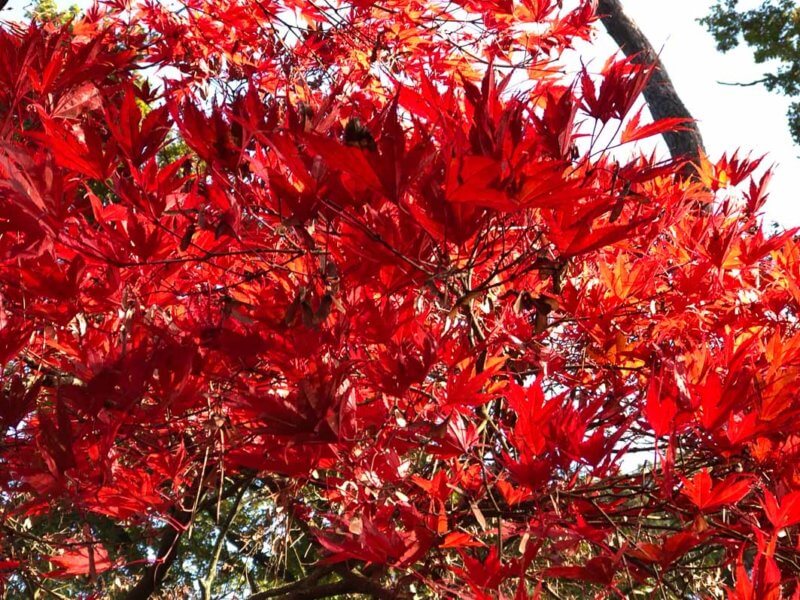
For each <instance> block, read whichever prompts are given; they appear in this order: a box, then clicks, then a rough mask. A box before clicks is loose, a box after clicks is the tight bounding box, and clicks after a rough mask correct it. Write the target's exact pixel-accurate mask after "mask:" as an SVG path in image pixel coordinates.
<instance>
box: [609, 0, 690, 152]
mask: <svg viewBox="0 0 800 600" xmlns="http://www.w3.org/2000/svg"><path fill="white" fill-rule="evenodd" d="M597 14H598V16H599V17H600V20H601V21H602V23H603V26H604V27H605V28H606V31H607V32H608V34H609V35H610V36H611V38H612V39H613V40H614V41H615V42H616V43H617V45H618V46H619V47H620V49H621V50H622V52H624V53H625V55H626V56H634V57H635V58H634V62H638V63H644V64H649V65H653V66H654V69H653V74H652V76H651V78H650V82H649V83H648V85H647V87H646V88H645V90H644V99H645V101H646V102H647V106H648V108H649V109H650V114H651V115H652V116H653V119H655V120H658V119H664V118H668V117H679V118H685V119H691V118H692V115H691V113H689V110H688V109H687V108H686V105H684V103H683V101H682V100H681V99H680V96H678V93H677V91H675V86H674V85H673V83H672V80H671V79H670V78H669V75H668V74H667V70H666V69H665V68H664V65H663V64H662V62H661V59H659V57H658V53H657V52H656V51H655V50H654V48H653V46H652V44H650V41H649V40H648V39H647V37H646V36H645V35H644V33H642V31H641V29H639V27H638V26H637V25H636V23H634V22H633V21H632V20H631V19H630V17H628V15H626V14H625V11H624V10H623V9H622V3H621V2H620V0H599V1H598V5H597ZM664 141H665V142H666V143H667V148H669V152H670V155H671V156H672V157H673V158H675V159H685V160H689V161H691V162H693V163H695V164H697V163H698V160H699V158H700V153H701V152H704V151H705V147H704V146H703V138H702V136H701V135H700V130H699V129H698V127H697V124H696V123H695V122H694V121H692V122H691V123H690V124H689V125H688V126H687V128H686V130H684V131H674V132H669V133H665V134H664Z"/></svg>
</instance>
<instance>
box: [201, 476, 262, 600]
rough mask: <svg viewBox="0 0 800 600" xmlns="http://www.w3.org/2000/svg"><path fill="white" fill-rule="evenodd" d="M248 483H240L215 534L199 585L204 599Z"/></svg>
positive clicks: (209, 595) (209, 590) (209, 596)
mask: <svg viewBox="0 0 800 600" xmlns="http://www.w3.org/2000/svg"><path fill="white" fill-rule="evenodd" d="M249 483H250V482H249V481H243V482H242V483H241V485H240V487H239V491H238V492H237V493H236V497H235V498H234V499H233V505H232V506H231V509H230V511H229V512H228V516H227V517H226V518H225V521H224V522H223V523H222V525H221V526H220V528H219V535H218V536H217V541H216V543H215V545H214V553H213V555H212V557H211V562H210V563H209V565H208V574H207V575H206V578H205V579H203V580H202V581H200V587H201V589H202V592H203V598H204V600H210V598H211V589H212V587H213V585H214V579H216V576H217V565H218V564H219V556H220V554H221V553H222V545H223V544H224V542H225V538H226V537H227V535H228V530H229V529H230V527H231V523H233V519H234V518H235V517H236V514H237V513H238V512H239V506H240V504H241V501H242V497H243V496H244V493H245V492H246V491H247V488H248V485H249Z"/></svg>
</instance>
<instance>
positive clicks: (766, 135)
mask: <svg viewBox="0 0 800 600" xmlns="http://www.w3.org/2000/svg"><path fill="white" fill-rule="evenodd" d="M27 3H28V0H10V1H9V6H8V7H7V9H6V10H5V11H3V13H4V14H3V17H5V18H15V17H19V16H21V15H22V13H23V11H24V8H25V6H26V4H27ZM74 3H77V4H79V5H87V4H88V3H89V2H88V1H87V0H72V1H70V0H60V1H59V4H60V5H62V6H66V5H69V4H74ZM623 4H624V7H625V10H626V12H627V13H628V14H629V15H630V16H631V17H632V18H633V20H634V21H636V23H637V24H638V25H639V27H640V28H641V29H642V31H644V33H645V34H646V35H647V36H648V38H649V39H650V41H651V43H652V44H653V46H654V47H655V48H656V49H658V50H660V51H661V59H662V61H663V63H664V65H665V66H666V68H667V71H668V72H669V75H670V77H671V78H672V81H673V83H674V84H675V87H676V89H677V91H678V94H679V95H680V96H681V98H682V99H683V101H684V103H685V104H686V106H687V107H688V108H689V111H690V112H691V113H692V115H693V116H694V117H695V119H697V120H698V123H699V126H700V131H701V133H702V135H703V139H704V141H705V144H706V149H707V151H708V153H709V155H710V156H711V158H712V159H715V158H717V157H719V156H720V155H721V154H722V153H723V152H726V151H727V152H729V153H730V152H733V151H734V150H736V149H739V150H740V152H743V153H748V152H752V153H753V155H754V156H760V155H762V154H767V158H766V159H765V162H767V163H775V164H776V169H775V174H774V177H773V179H772V184H771V188H770V189H771V193H770V199H769V201H768V202H767V206H766V216H767V219H768V220H770V221H777V222H778V223H780V224H781V225H783V226H784V227H794V226H800V198H798V196H800V147H798V146H795V145H794V143H793V142H792V139H791V136H790V135H789V129H788V126H787V122H786V110H787V108H788V106H789V100H788V99H787V98H784V97H783V96H780V95H779V94H777V93H769V92H767V91H766V90H764V89H763V88H762V87H761V86H753V87H731V86H726V85H722V84H720V83H718V82H720V81H722V82H748V81H752V80H755V79H758V78H760V77H761V76H762V75H763V73H764V69H763V68H762V67H761V66H759V65H756V64H755V63H754V61H753V59H752V54H751V51H750V49H749V48H747V47H746V46H742V47H740V48H737V49H736V50H734V51H733V52H730V53H728V54H721V53H719V52H717V50H716V48H715V45H714V40H713V39H712V37H711V35H710V34H708V33H706V31H705V29H704V28H703V27H702V26H701V25H700V24H698V23H697V19H698V18H700V17H702V16H705V15H706V14H707V13H708V9H709V7H710V6H711V5H712V4H713V1H712V0H670V1H669V2H656V1H655V0H623ZM739 4H740V6H742V7H744V8H747V7H750V6H752V5H755V4H758V2H757V1H756V0H740V2H739ZM589 49H590V50H592V52H593V53H595V54H596V55H597V56H598V60H605V57H607V56H609V55H610V54H612V53H614V52H615V50H616V46H615V45H614V43H613V42H612V41H611V40H610V39H609V38H608V36H606V35H605V33H604V32H603V31H602V29H601V30H600V31H599V33H598V36H597V40H596V43H595V44H594V48H593V49H592V48H591V47H590V48H589ZM589 58H590V57H588V56H585V57H584V61H587V60H588V59H589Z"/></svg>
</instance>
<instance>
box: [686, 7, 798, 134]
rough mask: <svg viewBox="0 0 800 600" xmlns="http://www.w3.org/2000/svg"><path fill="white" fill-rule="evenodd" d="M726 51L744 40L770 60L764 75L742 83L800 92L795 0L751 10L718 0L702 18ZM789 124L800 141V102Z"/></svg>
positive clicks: (756, 53)
mask: <svg viewBox="0 0 800 600" xmlns="http://www.w3.org/2000/svg"><path fill="white" fill-rule="evenodd" d="M701 22H702V23H703V24H704V25H705V26H706V27H707V28H708V30H709V31H710V32H711V34H712V35H713V36H714V38H715V39H716V41H717V48H718V49H719V50H721V51H722V52H727V51H729V50H732V49H733V48H736V47H737V46H738V45H739V44H740V43H742V42H744V43H746V44H747V45H748V46H750V47H751V48H752V49H753V56H754V58H755V60H756V62H757V63H768V64H769V65H770V67H771V69H770V71H768V72H766V73H765V74H764V77H763V78H761V79H759V80H757V81H753V82H744V83H741V84H740V85H758V84H763V85H764V86H765V87H766V88H767V89H768V90H778V91H780V92H782V93H783V94H786V95H787V96H789V97H797V96H798V95H800V12H798V5H797V2H794V0H768V1H764V2H762V3H761V5H760V6H758V7H756V8H752V9H748V10H744V9H741V8H739V2H738V0H718V1H717V3H716V4H715V5H714V6H713V7H712V9H711V12H710V14H709V15H708V16H707V17H705V18H704V19H702V20H701ZM788 117H789V128H790V130H791V132H792V137H793V138H794V140H795V142H797V143H800V102H793V103H792V104H791V107H790V108H789V114H788Z"/></svg>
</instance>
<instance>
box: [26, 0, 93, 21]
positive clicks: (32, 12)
mask: <svg viewBox="0 0 800 600" xmlns="http://www.w3.org/2000/svg"><path fill="white" fill-rule="evenodd" d="M79 12H80V9H79V8H78V7H77V6H76V5H75V4H73V5H71V6H70V7H69V8H67V9H64V10H62V9H60V8H59V7H58V3H57V2H56V0H35V2H33V3H32V4H31V5H30V6H29V7H28V10H27V12H26V13H25V16H26V17H28V18H29V19H31V20H36V21H41V22H55V23H58V24H63V23H67V22H68V21H71V20H72V19H74V18H75V17H76V16H77V14H78V13H79Z"/></svg>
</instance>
